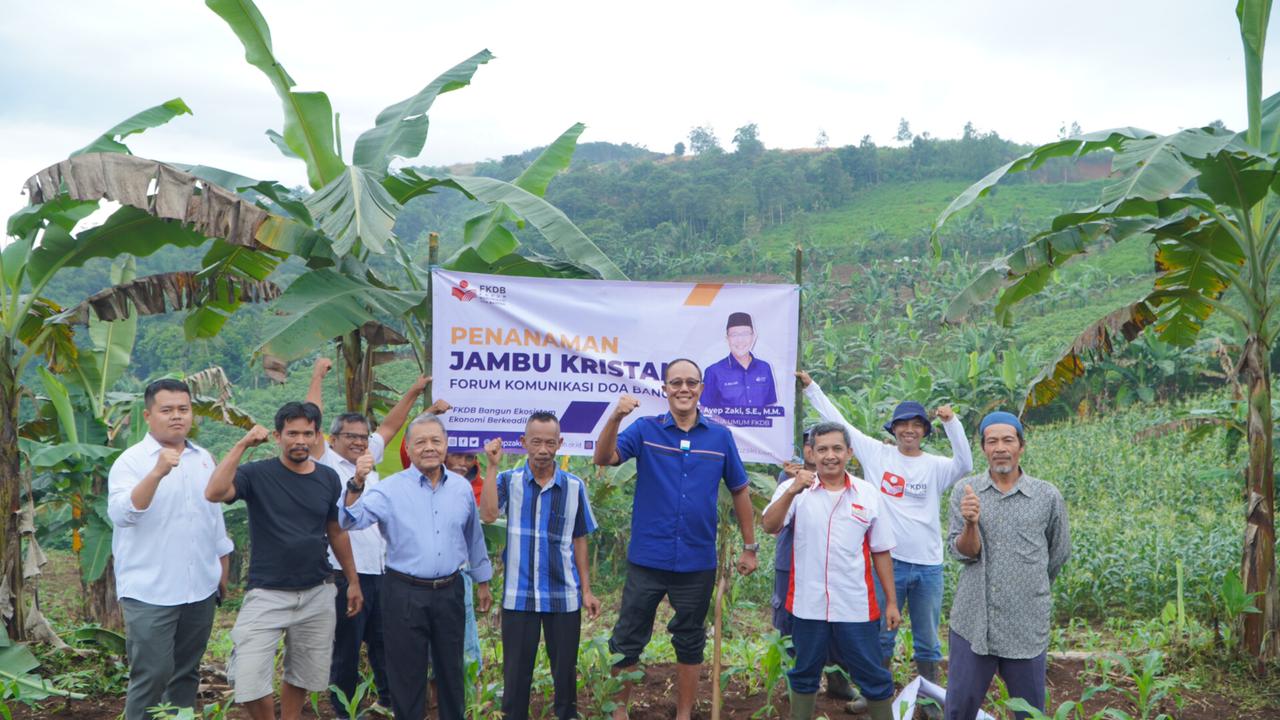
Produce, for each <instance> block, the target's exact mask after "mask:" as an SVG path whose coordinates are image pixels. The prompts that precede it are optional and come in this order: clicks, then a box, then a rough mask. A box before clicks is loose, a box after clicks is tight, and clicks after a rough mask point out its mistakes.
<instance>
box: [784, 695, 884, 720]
mask: <svg viewBox="0 0 1280 720" xmlns="http://www.w3.org/2000/svg"><path fill="white" fill-rule="evenodd" d="M817 704H818V693H807V694H803V695H802V694H800V693H798V692H796V691H794V690H792V691H791V720H812V718H813V708H814V706H815V705H817ZM886 707H887V706H886ZM889 720H893V717H892V716H890V717H889Z"/></svg>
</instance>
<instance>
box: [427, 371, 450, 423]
mask: <svg viewBox="0 0 1280 720" xmlns="http://www.w3.org/2000/svg"><path fill="white" fill-rule="evenodd" d="M427 379H428V380H430V379H431V378H427ZM452 409H453V406H452V405H450V404H449V401H448V400H445V399H444V398H440V399H439V400H437V401H435V402H433V403H431V407H429V408H427V412H429V413H431V414H432V415H443V414H445V413H447V412H449V411H450V410H452Z"/></svg>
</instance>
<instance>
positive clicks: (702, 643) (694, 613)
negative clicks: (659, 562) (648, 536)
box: [609, 563, 716, 667]
mask: <svg viewBox="0 0 1280 720" xmlns="http://www.w3.org/2000/svg"><path fill="white" fill-rule="evenodd" d="M715 584H716V571H715V570H698V571H694V572H674V571H671V570H657V569H654V568H648V567H644V566H643V565H636V564H635V563H630V564H629V565H628V567H627V582H626V585H625V586H624V587H623V588H622V607H620V608H619V609H618V623H617V624H616V625H614V626H613V637H611V638H609V652H612V653H618V654H619V655H621V656H622V659H621V660H619V661H618V662H617V663H616V667H631V666H632V665H635V664H636V663H638V662H640V653H642V652H644V648H645V646H646V645H648V644H649V638H651V637H653V620H654V617H655V616H656V615H657V612H658V605H659V604H660V603H661V602H662V598H663V597H666V598H667V599H668V600H669V601H670V602H671V607H672V609H674V610H675V611H676V614H675V617H673V618H671V622H669V623H667V630H669V631H670V632H671V646H672V647H674V648H675V650H676V662H678V663H680V664H682V665H698V664H701V663H702V650H703V648H705V647H706V645H707V627H706V624H707V609H708V608H709V607H711V591H712V590H713V589H714V588H715Z"/></svg>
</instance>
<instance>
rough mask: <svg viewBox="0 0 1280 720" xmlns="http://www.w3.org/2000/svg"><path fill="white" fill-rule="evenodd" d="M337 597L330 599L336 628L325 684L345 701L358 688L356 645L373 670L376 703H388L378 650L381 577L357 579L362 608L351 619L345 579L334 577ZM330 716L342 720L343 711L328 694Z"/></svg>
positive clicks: (382, 659)
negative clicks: (364, 649) (364, 651)
mask: <svg viewBox="0 0 1280 720" xmlns="http://www.w3.org/2000/svg"><path fill="white" fill-rule="evenodd" d="M334 578H335V583H336V584H337V586H338V594H337V596H336V597H335V598H334V611H335V612H336V613H337V614H338V624H337V626H336V627H335V628H334V631H333V661H332V662H331V663H330V664H329V684H330V685H336V686H337V687H338V689H339V690H341V691H342V692H344V693H346V696H347V698H348V699H350V698H351V694H352V693H354V692H355V690H356V685H359V684H360V645H361V644H364V645H366V646H368V648H369V667H371V668H373V683H374V686H375V688H376V692H377V693H378V696H377V697H378V701H379V702H382V703H383V704H387V703H390V702H391V691H390V689H388V687H387V661H386V657H385V656H384V652H383V646H382V608H381V607H380V605H381V603H380V602H379V601H380V599H381V598H380V593H381V588H382V576H381V575H361V576H360V591H361V592H362V593H364V607H363V608H362V609H361V610H360V613H359V614H358V615H356V616H355V617H347V579H346V577H344V576H343V575H340V574H335V575H334ZM329 700H330V702H332V703H333V710H334V713H336V714H337V715H338V717H346V710H344V709H343V708H342V705H340V704H339V702H338V694H337V693H334V692H330V693H329Z"/></svg>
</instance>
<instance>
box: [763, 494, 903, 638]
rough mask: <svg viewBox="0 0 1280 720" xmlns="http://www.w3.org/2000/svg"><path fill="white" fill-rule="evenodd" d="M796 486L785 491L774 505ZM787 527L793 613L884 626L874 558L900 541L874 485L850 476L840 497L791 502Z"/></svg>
mask: <svg viewBox="0 0 1280 720" xmlns="http://www.w3.org/2000/svg"><path fill="white" fill-rule="evenodd" d="M794 482H795V480H788V481H786V482H784V483H782V484H781V485H779V486H778V489H777V490H775V491H774V493H773V499H772V500H771V501H770V503H769V504H770V505H772V504H773V503H776V502H779V501H780V500H781V499H782V496H783V495H784V494H786V492H787V490H788V489H789V488H790V487H791V484H792V483H794ZM767 510H768V508H766V511H767ZM783 523H784V524H783V527H789V528H791V531H792V533H793V535H792V545H791V548H792V549H791V584H790V585H789V586H788V588H787V600H786V603H787V612H790V613H791V614H792V615H795V616H796V617H798V618H802V619H805V620H825V621H826V622H871V621H873V620H879V619H880V607H879V605H878V604H877V602H876V591H875V585H874V583H873V581H872V573H874V572H875V568H874V566H873V563H872V561H871V553H879V552H887V551H889V550H891V549H892V548H893V543H894V540H893V528H892V526H890V525H889V524H888V523H887V522H885V518H884V515H883V502H882V500H881V498H880V493H878V492H876V490H875V488H873V487H872V486H871V483H868V482H866V481H865V480H862V479H861V478H856V477H854V476H853V475H851V474H849V473H847V472H846V473H845V476H844V487H843V488H841V489H840V490H839V491H838V492H832V491H831V490H828V489H826V488H825V487H823V486H821V485H819V486H818V487H816V488H810V489H808V490H805V491H804V492H802V493H800V494H799V495H798V496H797V497H796V498H795V499H793V500H792V501H791V505H790V506H789V507H788V508H787V515H786V519H785V520H784V521H783Z"/></svg>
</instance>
